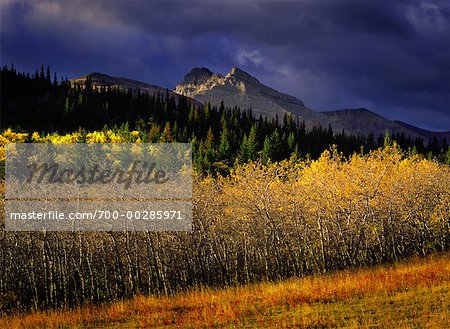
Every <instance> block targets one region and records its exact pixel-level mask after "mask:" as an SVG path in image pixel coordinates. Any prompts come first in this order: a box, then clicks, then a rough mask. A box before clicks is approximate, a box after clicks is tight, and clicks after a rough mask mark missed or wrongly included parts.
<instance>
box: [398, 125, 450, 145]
mask: <svg viewBox="0 0 450 329" xmlns="http://www.w3.org/2000/svg"><path fill="white" fill-rule="evenodd" d="M394 122H395V123H396V124H398V125H400V126H402V127H405V128H406V129H408V130H410V131H414V132H415V133H417V134H419V135H422V136H425V137H426V138H428V139H430V140H432V139H433V138H436V139H437V141H438V142H439V143H440V144H442V143H444V140H445V141H446V142H447V143H449V142H450V131H439V132H438V131H429V130H425V129H421V128H419V127H415V126H413V125H410V124H408V123H406V122H402V121H398V120H395V121H394Z"/></svg>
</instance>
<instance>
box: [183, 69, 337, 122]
mask: <svg viewBox="0 0 450 329" xmlns="http://www.w3.org/2000/svg"><path fill="white" fill-rule="evenodd" d="M175 92H176V93H179V94H181V95H186V96H189V97H192V98H194V99H195V100H197V101H199V102H201V103H207V102H209V103H211V104H212V105H217V106H219V105H220V103H221V102H222V101H223V102H224V104H225V105H226V106H230V107H234V106H238V107H240V108H241V109H248V108H251V109H252V111H253V113H254V114H255V115H256V116H257V117H258V116H259V115H262V116H264V117H269V118H274V117H276V116H278V117H279V119H280V120H282V118H283V117H284V115H285V114H286V113H287V114H292V115H293V116H294V117H299V119H300V120H305V123H306V125H307V126H309V127H312V126H314V125H323V126H328V123H329V121H328V118H327V117H326V116H325V115H323V114H321V113H318V112H315V111H313V110H310V109H308V108H307V107H306V106H305V105H304V104H303V102H302V101H301V100H299V99H297V98H296V97H293V96H290V95H287V94H284V93H281V92H279V91H277V90H275V89H272V88H270V87H268V86H266V85H264V84H262V83H261V82H260V81H259V80H258V79H256V78H255V77H253V76H252V75H250V74H249V73H247V72H245V71H243V70H241V69H239V68H237V67H234V68H232V70H231V71H230V72H229V73H228V74H227V75H225V76H223V75H221V74H218V73H213V72H211V71H210V70H209V69H207V68H195V69H193V70H192V71H191V72H189V73H188V74H186V76H185V77H184V79H183V80H182V82H181V83H180V84H179V85H177V86H176V88H175ZM337 127H338V128H339V129H341V126H340V125H337Z"/></svg>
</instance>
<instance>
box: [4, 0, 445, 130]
mask: <svg viewBox="0 0 450 329" xmlns="http://www.w3.org/2000/svg"><path fill="white" fill-rule="evenodd" d="M0 12H1V14H0V16H1V40H0V41H1V62H2V64H8V65H9V64H11V62H14V64H15V66H16V68H17V69H18V70H20V71H27V72H34V71H35V69H36V68H38V67H40V65H41V64H44V65H50V67H51V68H52V71H54V70H56V71H57V72H58V74H59V75H64V76H68V77H69V78H71V77H77V76H81V75H85V74H87V73H89V72H92V71H97V72H102V73H106V74H110V75H114V76H124V77H128V78H132V79H136V80H141V81H144V82H149V83H152V84H156V85H160V86H162V87H168V88H173V87H174V86H175V85H176V84H177V83H178V82H179V81H180V80H181V79H182V78H183V76H184V74H186V73H187V72H188V71H190V70H191V69H192V68H193V67H208V68H209V69H211V70H212V71H214V72H219V73H222V74H226V73H227V72H229V71H230V70H231V68H232V67H233V66H238V67H240V68H241V69H243V70H245V71H247V72H249V73H250V74H252V75H253V76H255V77H257V78H258V79H259V80H260V81H261V82H263V83H265V84H267V85H269V86H271V87H273V88H275V89H278V90H280V91H282V92H285V93H288V94H291V95H294V96H296V97H298V98H300V99H301V100H303V101H304V102H305V104H306V105H307V106H308V107H310V108H312V109H314V110H335V109H343V108H359V107H366V108H369V109H371V110H373V111H375V112H377V113H379V114H381V115H383V116H385V117H387V118H389V119H398V120H402V121H406V122H408V123H412V124H414V125H417V126H420V127H422V128H427V129H433V130H450V1H397V2H395V3H393V2H392V1H375V0H374V1H277V2H271V1H226V2H219V1H197V2H191V1H184V0H177V1H175V0H173V1H165V2H164V3H163V2H155V1H152V2H150V1H95V0H94V1H87V0H86V1H73V0H67V1H38V0H36V1H11V0H0Z"/></svg>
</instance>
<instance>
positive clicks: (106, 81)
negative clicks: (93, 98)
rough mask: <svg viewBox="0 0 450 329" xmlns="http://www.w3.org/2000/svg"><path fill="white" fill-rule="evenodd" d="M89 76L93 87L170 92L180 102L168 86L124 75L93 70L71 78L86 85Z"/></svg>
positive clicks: (72, 82) (152, 93) (151, 93)
mask: <svg viewBox="0 0 450 329" xmlns="http://www.w3.org/2000/svg"><path fill="white" fill-rule="evenodd" d="M87 78H89V79H90V81H91V84H92V86H93V88H95V89H97V90H100V88H101V87H105V88H106V89H108V88H111V89H118V90H123V91H128V90H131V91H136V90H138V89H139V90H140V91H141V92H143V93H147V94H149V95H154V94H155V95H157V94H162V95H165V94H166V93H168V94H169V95H170V96H174V98H175V100H176V101H177V102H178V99H179V97H180V96H179V94H177V93H174V92H172V91H170V90H168V89H166V88H163V87H159V86H155V85H152V84H149V83H146V82H142V81H137V80H132V79H128V78H123V77H112V76H109V75H107V74H103V73H98V72H92V73H89V74H87V75H85V76H82V77H79V78H73V79H70V82H71V84H72V85H75V84H79V85H81V86H84V85H85V83H86V79H87ZM193 102H194V103H195V104H196V105H201V104H200V103H198V102H196V101H195V100H193Z"/></svg>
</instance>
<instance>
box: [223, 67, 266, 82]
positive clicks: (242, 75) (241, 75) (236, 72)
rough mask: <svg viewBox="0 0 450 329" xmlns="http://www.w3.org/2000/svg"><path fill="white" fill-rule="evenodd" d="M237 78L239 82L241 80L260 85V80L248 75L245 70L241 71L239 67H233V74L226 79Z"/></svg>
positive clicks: (229, 74)
mask: <svg viewBox="0 0 450 329" xmlns="http://www.w3.org/2000/svg"><path fill="white" fill-rule="evenodd" d="M232 77H233V78H235V79H237V80H240V81H242V82H253V83H260V82H259V80H258V79H256V78H255V77H254V76H252V75H250V74H248V73H247V72H245V71H244V70H241V69H240V68H238V67H233V68H232V69H231V72H230V73H228V74H227V75H226V78H232Z"/></svg>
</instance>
